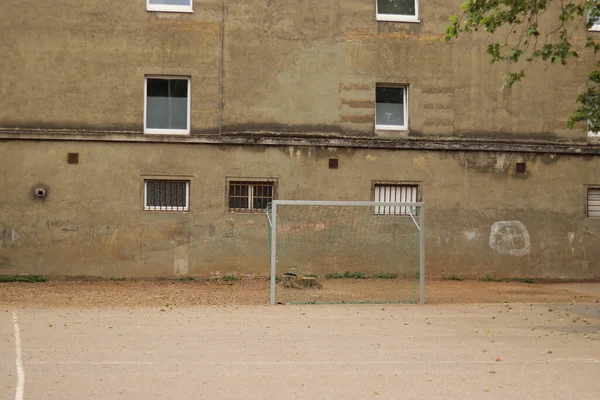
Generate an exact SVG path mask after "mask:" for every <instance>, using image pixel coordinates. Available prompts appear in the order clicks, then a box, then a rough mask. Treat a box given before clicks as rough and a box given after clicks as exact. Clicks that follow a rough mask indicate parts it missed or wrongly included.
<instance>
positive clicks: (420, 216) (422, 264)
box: [267, 200, 425, 304]
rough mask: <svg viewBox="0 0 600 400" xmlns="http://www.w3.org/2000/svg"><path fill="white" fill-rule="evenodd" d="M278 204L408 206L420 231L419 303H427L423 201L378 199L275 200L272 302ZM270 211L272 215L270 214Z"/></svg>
mask: <svg viewBox="0 0 600 400" xmlns="http://www.w3.org/2000/svg"><path fill="white" fill-rule="evenodd" d="M278 205H282V206H284V205H290V206H293V205H296V206H334V207H335V206H361V207H368V206H373V207H385V208H389V207H407V210H408V212H407V213H405V214H408V215H409V216H410V217H411V218H412V220H413V223H414V224H415V226H416V228H417V229H418V231H419V303H420V304H424V303H425V230H424V222H425V210H424V207H423V206H424V203H423V202H412V203H403V202H377V201H326V200H314V201H313V200H273V201H272V202H271V203H270V207H267V219H268V222H269V225H270V228H271V235H270V236H271V237H270V239H271V243H270V248H271V252H270V253H271V280H270V289H271V293H270V304H275V286H276V274H277V206H278ZM410 207H418V208H419V213H418V215H417V217H418V221H417V220H416V219H415V215H414V214H413V213H412V212H411V211H410V210H411V208H410ZM269 212H270V215H269Z"/></svg>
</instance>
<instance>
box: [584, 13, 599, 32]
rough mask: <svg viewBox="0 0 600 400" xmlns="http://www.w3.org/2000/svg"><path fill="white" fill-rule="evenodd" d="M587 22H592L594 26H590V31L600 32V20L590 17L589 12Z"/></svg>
mask: <svg viewBox="0 0 600 400" xmlns="http://www.w3.org/2000/svg"><path fill="white" fill-rule="evenodd" d="M596 13H597V11H595V12H594V14H596ZM587 21H588V22H589V21H592V26H590V27H589V28H588V30H590V31H600V19H599V18H596V17H592V16H591V15H590V12H588V14H587Z"/></svg>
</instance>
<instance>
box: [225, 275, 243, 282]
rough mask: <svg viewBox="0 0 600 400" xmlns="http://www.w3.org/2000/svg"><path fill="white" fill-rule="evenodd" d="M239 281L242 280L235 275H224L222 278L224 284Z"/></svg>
mask: <svg viewBox="0 0 600 400" xmlns="http://www.w3.org/2000/svg"><path fill="white" fill-rule="evenodd" d="M240 279H242V278H240V277H239V276H236V275H225V276H224V277H223V280H224V281H225V282H233V281H239V280H240Z"/></svg>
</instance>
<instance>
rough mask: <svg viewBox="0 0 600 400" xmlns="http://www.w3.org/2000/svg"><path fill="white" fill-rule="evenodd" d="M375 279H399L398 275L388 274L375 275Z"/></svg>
mask: <svg viewBox="0 0 600 400" xmlns="http://www.w3.org/2000/svg"><path fill="white" fill-rule="evenodd" d="M373 278H378V279H397V278H398V274H386V273H381V274H374V275H373Z"/></svg>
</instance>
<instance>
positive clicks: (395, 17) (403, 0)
mask: <svg viewBox="0 0 600 400" xmlns="http://www.w3.org/2000/svg"><path fill="white" fill-rule="evenodd" d="M376 7H377V21H397V22H419V0H377V5H376Z"/></svg>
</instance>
